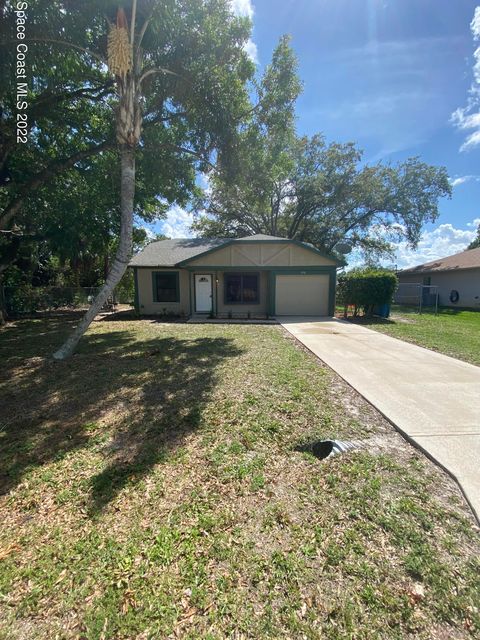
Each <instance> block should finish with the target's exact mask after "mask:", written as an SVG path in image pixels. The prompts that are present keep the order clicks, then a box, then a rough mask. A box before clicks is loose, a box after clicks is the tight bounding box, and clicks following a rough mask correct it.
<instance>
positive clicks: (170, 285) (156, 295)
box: [152, 271, 180, 302]
mask: <svg viewBox="0 0 480 640" xmlns="http://www.w3.org/2000/svg"><path fill="white" fill-rule="evenodd" d="M152 276H153V301H154V302H180V288H179V286H178V271H156V272H153V273H152Z"/></svg>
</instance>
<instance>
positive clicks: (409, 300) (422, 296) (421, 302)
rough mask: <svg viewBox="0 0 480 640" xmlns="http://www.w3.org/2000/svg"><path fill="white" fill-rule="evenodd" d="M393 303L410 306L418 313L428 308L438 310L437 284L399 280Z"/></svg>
mask: <svg viewBox="0 0 480 640" xmlns="http://www.w3.org/2000/svg"><path fill="white" fill-rule="evenodd" d="M393 303H394V304H398V305H402V306H406V307H412V308H413V309H415V310H416V311H418V313H422V310H424V309H427V308H428V309H429V310H431V311H434V312H435V313H437V312H438V286H437V285H425V284H419V283H417V282H401V283H400V284H399V285H398V289H397V290H396V291H395V294H394V298H393Z"/></svg>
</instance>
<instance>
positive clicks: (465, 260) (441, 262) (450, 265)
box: [399, 247, 480, 275]
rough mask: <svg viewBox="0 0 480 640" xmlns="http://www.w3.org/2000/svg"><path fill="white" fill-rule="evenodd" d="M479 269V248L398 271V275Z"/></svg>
mask: <svg viewBox="0 0 480 640" xmlns="http://www.w3.org/2000/svg"><path fill="white" fill-rule="evenodd" d="M479 267H480V247H479V248H478V249H468V250H467V251H462V252H461V253H456V254H455V255H453V256H447V257H446V258H439V259H438V260H433V261H432V262H425V263H424V264H419V265H418V266H416V267H411V268H410V269H403V271H399V275H403V274H405V275H407V274H413V273H432V272H435V271H457V270H459V269H475V268H479Z"/></svg>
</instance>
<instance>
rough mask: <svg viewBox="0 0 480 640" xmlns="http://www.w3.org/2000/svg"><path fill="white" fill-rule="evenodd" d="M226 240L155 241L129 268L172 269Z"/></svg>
mask: <svg viewBox="0 0 480 640" xmlns="http://www.w3.org/2000/svg"><path fill="white" fill-rule="evenodd" d="M225 242H228V240H224V239H223V238H175V239H173V240H157V241H156V242H151V243H150V244H148V245H147V246H146V247H145V249H143V250H142V251H140V253H137V255H136V256H134V257H133V258H132V260H131V261H130V265H129V266H131V267H174V266H175V265H176V264H178V263H179V262H181V261H182V260H188V259H189V258H194V257H195V256H198V255H199V254H201V253H204V252H205V251H208V250H209V249H215V248H216V247H220V246H221V245H222V244H225Z"/></svg>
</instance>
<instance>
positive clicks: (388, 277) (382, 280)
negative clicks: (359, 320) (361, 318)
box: [337, 268, 398, 315]
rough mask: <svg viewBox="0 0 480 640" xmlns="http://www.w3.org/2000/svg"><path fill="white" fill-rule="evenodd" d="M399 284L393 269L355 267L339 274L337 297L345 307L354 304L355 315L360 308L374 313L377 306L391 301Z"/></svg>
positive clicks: (370, 313) (368, 313) (369, 313)
mask: <svg viewBox="0 0 480 640" xmlns="http://www.w3.org/2000/svg"><path fill="white" fill-rule="evenodd" d="M397 286H398V279H397V276H396V275H395V273H393V271H387V270H383V269H371V268H366V269H354V270H352V271H349V272H347V273H344V274H342V275H341V276H339V278H338V289H337V298H338V301H339V302H340V303H341V304H343V305H344V306H345V307H347V306H350V305H353V306H354V307H355V315H356V314H357V312H358V309H360V308H363V310H364V312H365V314H367V315H372V314H373V309H374V307H375V306H377V305H382V304H390V303H391V301H392V298H393V294H394V293H395V290H396V288H397Z"/></svg>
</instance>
